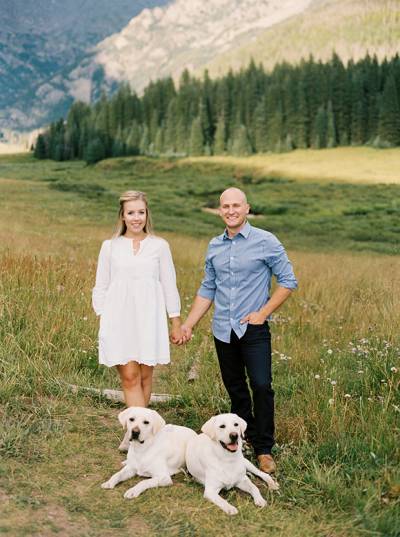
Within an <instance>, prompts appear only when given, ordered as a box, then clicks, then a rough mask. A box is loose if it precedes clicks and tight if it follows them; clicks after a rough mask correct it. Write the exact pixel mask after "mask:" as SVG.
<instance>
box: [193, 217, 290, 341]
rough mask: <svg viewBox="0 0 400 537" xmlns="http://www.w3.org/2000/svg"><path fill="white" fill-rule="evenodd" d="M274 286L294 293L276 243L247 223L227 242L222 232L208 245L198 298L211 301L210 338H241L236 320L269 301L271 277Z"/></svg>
mask: <svg viewBox="0 0 400 537" xmlns="http://www.w3.org/2000/svg"><path fill="white" fill-rule="evenodd" d="M273 275H274V276H275V277H276V280H277V283H278V285H280V286H281V287H286V288H287V289H296V287H297V281H296V278H295V276H294V273H293V268H292V264H291V262H290V261H289V259H288V256H287V254H286V252H285V249H284V247H283V246H282V244H281V243H280V242H279V240H278V239H277V238H276V237H275V235H273V234H272V233H269V232H268V231H264V230H263V229H259V228H256V227H253V226H251V225H250V224H249V223H248V222H246V224H245V225H244V226H243V227H242V229H241V230H240V231H239V233H237V235H235V236H234V237H232V238H230V237H229V235H228V234H227V232H226V230H225V232H224V233H223V234H222V235H219V236H218V237H215V238H214V239H212V240H211V241H210V243H209V245H208V250H207V255H206V263H205V274H204V278H203V281H202V283H201V286H200V289H199V290H198V293H197V294H198V295H200V296H202V297H203V298H208V299H209V300H212V301H214V317H213V325H212V326H213V334H214V336H215V337H216V338H217V339H219V340H221V341H224V342H226V343H229V342H230V336H231V331H232V330H234V331H235V333H236V335H237V336H238V337H239V338H241V337H242V336H243V335H244V334H245V332H246V329H247V323H244V324H240V320H241V319H243V317H245V316H246V315H248V314H249V313H251V312H252V311H258V310H260V309H261V308H262V307H263V306H265V304H266V303H267V302H268V300H269V296H270V290H271V279H272V276H273Z"/></svg>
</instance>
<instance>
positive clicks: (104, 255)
mask: <svg viewBox="0 0 400 537" xmlns="http://www.w3.org/2000/svg"><path fill="white" fill-rule="evenodd" d="M110 280H111V241H110V240H108V241H104V242H103V244H102V245H101V249H100V253H99V260H98V263H97V271H96V283H95V286H94V288H93V290H92V305H93V309H94V311H95V312H96V315H101V314H102V312H103V306H104V300H105V297H106V293H107V289H108V287H109V285H110Z"/></svg>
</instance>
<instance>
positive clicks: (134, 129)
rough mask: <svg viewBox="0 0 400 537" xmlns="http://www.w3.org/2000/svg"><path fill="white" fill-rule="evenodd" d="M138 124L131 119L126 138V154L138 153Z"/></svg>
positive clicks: (139, 132)
mask: <svg viewBox="0 0 400 537" xmlns="http://www.w3.org/2000/svg"><path fill="white" fill-rule="evenodd" d="M140 135H141V131H140V126H139V124H138V122H137V121H136V120H133V122H132V126H131V128H130V129H129V131H128V136H127V138H126V154H127V155H138V154H139V147H140V137H141V136H140Z"/></svg>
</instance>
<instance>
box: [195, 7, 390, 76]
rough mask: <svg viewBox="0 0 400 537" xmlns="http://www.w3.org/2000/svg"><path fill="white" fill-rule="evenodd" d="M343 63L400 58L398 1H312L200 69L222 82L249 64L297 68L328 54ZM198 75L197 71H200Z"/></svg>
mask: <svg viewBox="0 0 400 537" xmlns="http://www.w3.org/2000/svg"><path fill="white" fill-rule="evenodd" d="M333 50H334V51H335V52H336V53H337V54H338V56H339V57H340V58H341V59H342V60H343V61H344V62H347V61H348V60H350V59H353V60H355V61H357V60H359V59H361V58H363V57H364V56H365V55H366V53H367V52H368V53H369V54H370V55H374V54H376V56H377V58H378V59H379V60H383V58H385V57H387V58H390V57H392V56H394V55H395V54H396V53H399V52H400V2H399V1H398V0H314V1H313V2H312V4H311V5H310V7H309V9H308V10H307V11H304V12H303V13H300V14H299V15H298V16H297V17H293V18H290V19H288V20H285V21H283V22H282V23H281V24H277V25H274V26H273V27H271V28H268V29H266V30H265V31H264V32H261V33H260V34H259V35H258V36H257V37H256V39H254V40H252V41H250V42H248V43H245V44H244V45H241V44H239V45H238V46H236V47H234V48H232V49H231V50H229V51H227V52H226V53H224V54H221V55H219V56H217V57H214V58H213V59H212V60H211V61H210V62H208V63H207V64H206V65H204V66H202V69H204V68H207V69H208V70H209V73H210V76H214V77H215V76H220V75H222V74H224V73H226V72H227V71H228V70H229V69H230V68H232V69H233V70H238V69H240V68H241V67H246V66H247V65H248V64H249V62H250V61H251V59H252V58H254V59H255V60H256V61H257V63H258V62H261V63H262V64H263V65H264V67H265V68H267V69H271V68H273V66H274V65H275V64H276V63H279V62H283V61H286V62H289V63H291V64H293V63H298V62H299V61H300V60H301V59H302V58H307V57H309V56H310V55H311V54H312V55H313V57H314V58H315V59H318V60H321V61H326V60H328V59H330V58H331V57H332V51H333ZM198 74H200V70H199V71H198Z"/></svg>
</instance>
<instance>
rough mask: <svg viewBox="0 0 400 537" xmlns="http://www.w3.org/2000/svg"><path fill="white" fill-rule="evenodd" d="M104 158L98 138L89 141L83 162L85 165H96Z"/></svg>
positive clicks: (102, 148)
mask: <svg viewBox="0 0 400 537" xmlns="http://www.w3.org/2000/svg"><path fill="white" fill-rule="evenodd" d="M105 156H106V153H105V148H104V145H103V142H102V141H101V139H100V138H95V139H94V140H91V141H90V142H89V144H88V146H87V149H86V155H85V160H86V163H87V164H96V162H99V160H102V159H103V158H104V157H105Z"/></svg>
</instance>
